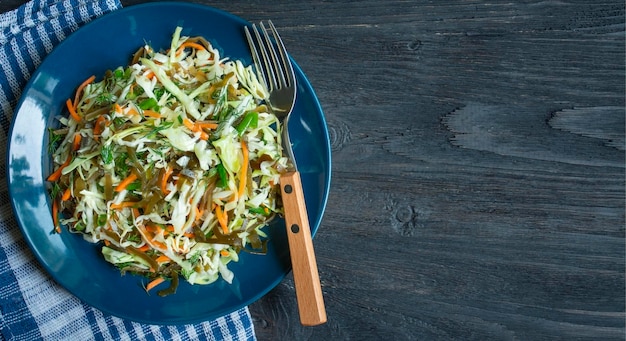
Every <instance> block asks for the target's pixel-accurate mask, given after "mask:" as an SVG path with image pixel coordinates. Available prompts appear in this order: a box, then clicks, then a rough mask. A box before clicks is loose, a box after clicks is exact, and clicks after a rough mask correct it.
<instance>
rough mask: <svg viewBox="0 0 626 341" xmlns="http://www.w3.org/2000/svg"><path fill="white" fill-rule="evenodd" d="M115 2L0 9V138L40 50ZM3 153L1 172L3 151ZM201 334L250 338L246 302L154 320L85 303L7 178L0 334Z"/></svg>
mask: <svg viewBox="0 0 626 341" xmlns="http://www.w3.org/2000/svg"><path fill="white" fill-rule="evenodd" d="M118 8H121V4H120V2H119V0H32V1H29V2H28V3H26V4H24V5H22V6H21V7H20V8H18V9H15V10H13V11H10V12H7V13H4V14H0V70H1V71H2V72H0V146H6V145H7V138H8V137H7V135H8V132H9V126H10V121H11V117H12V113H13V108H14V107H15V105H16V103H17V101H18V99H19V96H20V94H21V91H22V88H23V86H24V85H25V83H26V82H27V81H28V79H29V77H30V75H31V73H32V72H33V71H34V70H35V69H36V68H37V66H38V65H39V64H40V63H41V61H42V60H43V58H44V57H45V56H46V55H47V54H48V53H49V52H50V51H51V50H52V49H53V48H54V46H56V44H58V43H59V42H60V41H62V40H63V39H64V38H65V37H67V36H68V35H69V34H71V33H72V32H73V31H75V30H76V29H78V28H79V27H80V26H81V25H83V24H85V23H87V22H89V21H90V20H91V19H93V18H95V17H97V16H100V15H103V14H106V13H108V12H111V11H113V10H115V9H118ZM5 151H6V150H5ZM0 160H1V161H0V166H1V167H0V168H1V169H2V171H1V172H0V177H2V178H4V177H5V176H6V175H5V174H6V170H5V169H6V164H5V162H6V157H2V158H1V159H0ZM2 180H3V182H4V179H2ZM198 339H201V340H255V339H256V337H255V334H254V327H253V325H252V320H251V317H250V313H249V311H248V309H247V308H244V309H241V310H239V311H236V312H234V313H232V314H229V315H226V316H224V317H221V318H218V319H216V320H214V321H208V322H205V323H201V324H195V325H184V326H158V325H144V324H139V323H135V322H130V321H126V320H122V319H119V318H116V317H113V316H110V315H106V314H104V313H102V312H101V311H99V310H97V309H94V308H92V307H89V306H87V305H85V304H84V303H82V302H81V301H80V300H78V299H77V298H76V297H74V296H73V295H71V294H70V293H68V292H67V291H65V290H64V289H63V288H61V287H60V286H59V285H57V284H56V283H55V282H54V281H53V280H52V279H51V278H50V277H49V276H48V275H47V274H46V273H45V271H44V270H43V268H42V267H41V266H40V265H39V263H38V262H37V260H36V259H35V258H34V256H33V254H32V253H31V252H30V250H29V248H28V245H26V242H25V241H24V239H23V237H22V235H21V233H20V231H19V228H18V226H17V223H16V221H15V219H14V217H13V214H12V210H11V205H10V202H9V197H8V192H7V188H6V186H5V187H4V189H3V190H0V340H198Z"/></svg>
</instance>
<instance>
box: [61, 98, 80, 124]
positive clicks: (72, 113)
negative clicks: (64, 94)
mask: <svg viewBox="0 0 626 341" xmlns="http://www.w3.org/2000/svg"><path fill="white" fill-rule="evenodd" d="M65 105H66V106H67V111H69V112H70V116H72V118H73V119H74V121H76V122H80V121H81V120H82V119H81V118H80V116H78V113H77V112H76V108H74V104H72V100H71V99H69V98H68V99H67V101H65Z"/></svg>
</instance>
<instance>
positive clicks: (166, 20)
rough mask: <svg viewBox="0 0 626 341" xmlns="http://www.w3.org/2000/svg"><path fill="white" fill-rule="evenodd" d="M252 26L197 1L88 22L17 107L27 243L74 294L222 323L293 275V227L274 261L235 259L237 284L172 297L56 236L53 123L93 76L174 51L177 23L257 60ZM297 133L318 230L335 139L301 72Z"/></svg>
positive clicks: (279, 238)
mask: <svg viewBox="0 0 626 341" xmlns="http://www.w3.org/2000/svg"><path fill="white" fill-rule="evenodd" d="M246 25H249V23H248V22H246V21H244V20H243V19H241V18H238V17H236V16H234V15H231V14H229V13H226V12H223V11H220V10H216V9H214V8H210V7H206V6H202V5H197V4H190V3H173V2H172V3H167V2H159V3H149V4H144V5H137V6H131V7H127V8H124V9H121V10H118V11H116V12H113V13H111V14H107V15H105V16H103V17H101V18H99V19H97V20H94V21H93V22H91V23H89V24H87V25H85V26H84V27H82V28H81V29H79V30H78V31H76V32H75V33H73V34H72V35H71V36H69V37H68V38H67V39H66V40H64V41H63V42H62V43H61V44H60V45H59V46H58V47H57V48H56V49H55V50H54V51H52V53H50V55H49V56H48V57H47V58H46V59H45V60H44V62H43V63H42V64H41V66H40V67H39V68H38V69H37V71H36V72H35V73H34V74H33V75H32V77H31V79H30V81H29V82H28V84H27V86H26V88H25V89H24V91H23V94H22V98H21V99H20V102H19V103H18V105H17V107H16V110H15V111H14V117H13V122H12V126H11V132H10V142H9V147H8V155H7V157H8V159H7V164H8V170H7V172H8V179H9V180H8V181H9V184H8V185H9V193H10V195H11V203H12V205H13V210H14V213H15V217H16V219H17V221H18V223H19V226H20V228H21V229H22V233H23V234H24V237H25V239H26V241H27V243H28V244H29V245H30V247H31V248H32V250H33V252H34V254H35V256H36V257H37V259H38V260H39V261H40V262H41V264H42V265H43V267H44V268H45V269H46V270H47V271H48V272H49V273H50V275H51V276H52V277H53V278H54V279H55V280H56V281H57V282H58V283H59V284H61V285H62V286H63V287H65V288H66V289H67V290H68V291H70V292H71V293H72V294H74V295H75V296H77V297H78V298H80V299H81V300H82V301H84V302H85V303H87V304H89V305H91V306H93V307H95V308H98V309H100V310H102V311H103V312H106V313H109V314H112V315H115V316H118V317H121V318H125V319H129V320H133V321H137V322H143V323H151V324H186V323H194V322H200V321H205V320H209V319H213V318H217V317H219V316H222V315H224V314H227V313H230V312H233V311H235V310H237V309H239V308H242V307H244V306H246V305H249V304H250V303H252V302H254V301H256V300H258V299H259V298H261V297H262V296H263V295H265V294H266V293H267V292H268V291H270V290H271V289H272V288H274V287H275V286H276V285H278V283H280V281H281V280H282V279H283V278H284V277H285V275H286V274H287V273H288V272H289V271H290V269H291V262H290V260H289V248H288V245H287V236H286V232H285V224H284V221H282V220H275V221H274V222H273V223H272V224H271V225H270V226H268V227H266V228H265V231H266V232H268V234H269V236H270V242H269V250H268V253H267V254H266V255H252V254H247V253H242V254H241V257H240V260H239V262H238V263H231V264H232V265H231V266H230V268H231V269H232V270H233V272H234V273H235V279H234V281H233V283H232V284H228V283H226V282H224V281H223V280H222V279H220V280H218V281H217V282H216V283H213V284H211V285H205V286H200V285H190V284H188V283H187V282H184V283H183V281H181V285H180V286H179V288H178V292H177V293H176V294H175V295H171V296H168V297H164V298H162V297H159V296H157V295H155V294H154V293H152V294H150V295H149V294H147V293H146V292H145V291H144V289H143V288H142V282H143V281H144V280H143V279H142V278H141V277H138V276H133V275H125V276H121V275H120V273H119V271H118V270H117V269H116V268H115V267H113V266H112V265H110V264H109V263H107V262H106V261H105V260H104V259H103V258H102V256H101V254H100V248H101V247H100V245H95V244H90V243H88V242H86V241H84V240H83V239H82V237H81V236H80V235H76V234H70V233H68V232H67V231H64V232H63V233H61V234H53V233H51V231H52V230H53V223H52V218H51V215H50V211H51V202H50V198H49V195H48V191H47V186H48V184H47V183H46V181H45V179H46V177H47V175H48V174H49V173H50V170H51V164H50V158H49V155H48V150H47V148H48V127H50V126H53V125H54V124H55V123H54V117H55V116H57V115H59V114H61V113H62V109H63V105H64V102H65V101H66V100H67V99H68V98H70V97H72V96H73V93H74V91H75V89H76V87H77V85H78V84H80V83H81V82H82V81H83V80H84V79H86V78H88V77H89V76H91V75H96V77H98V79H101V77H102V76H103V75H104V72H105V71H106V70H108V69H113V68H115V67H117V66H120V65H127V64H128V62H129V61H130V58H131V55H132V54H133V53H134V52H135V51H136V50H137V49H138V48H139V47H141V46H142V45H143V44H144V43H145V42H148V43H150V44H151V45H152V46H153V47H154V48H157V49H159V48H163V49H166V48H168V47H169V42H170V39H171V36H172V33H173V32H174V29H175V28H176V26H182V27H183V28H184V30H183V32H182V34H183V35H187V36H197V35H199V36H204V37H205V38H207V39H208V40H209V41H211V42H212V43H213V44H214V45H216V46H217V47H218V48H219V49H220V50H221V52H222V55H224V56H227V57H230V58H231V59H239V60H242V61H243V62H244V63H246V64H250V63H251V56H250V53H249V50H248V47H247V44H246V41H245V36H244V33H243V27H244V26H246ZM294 66H295V71H296V77H297V80H298V94H297V96H298V97H297V101H296V106H295V109H294V111H293V114H292V117H293V118H292V119H291V120H290V126H289V131H290V133H291V139H292V142H293V144H294V153H295V156H296V159H297V161H298V166H299V168H300V169H299V170H300V171H301V175H302V182H303V185H304V193H305V197H306V204H307V209H308V213H309V220H310V225H311V230H312V232H313V233H315V232H316V231H317V228H318V227H319V225H320V221H321V219H322V215H323V212H324V208H325V206H326V200H327V197H328V192H329V188H330V162H331V160H330V143H329V138H328V130H327V127H326V122H325V119H324V115H323V113H322V109H321V107H320V104H319V102H318V99H317V97H316V95H315V93H314V91H313V89H312V88H311V85H310V83H309V82H308V80H307V79H306V77H305V75H304V74H303V73H302V70H301V69H300V68H299V67H298V66H297V65H294Z"/></svg>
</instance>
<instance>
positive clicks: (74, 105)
mask: <svg viewBox="0 0 626 341" xmlns="http://www.w3.org/2000/svg"><path fill="white" fill-rule="evenodd" d="M95 79H96V76H91V77H89V78H87V79H86V80H85V81H84V82H82V83H81V84H80V85H79V86H78V88H77V89H76V95H74V103H72V107H74V110H76V108H77V107H78V100H79V99H80V95H81V93H82V92H83V89H85V87H86V86H87V85H88V84H89V83H91V82H93V81H94V80H95Z"/></svg>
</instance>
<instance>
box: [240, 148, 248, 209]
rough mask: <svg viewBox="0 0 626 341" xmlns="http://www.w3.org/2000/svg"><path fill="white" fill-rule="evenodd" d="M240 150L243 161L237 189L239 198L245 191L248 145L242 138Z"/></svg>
mask: <svg viewBox="0 0 626 341" xmlns="http://www.w3.org/2000/svg"><path fill="white" fill-rule="evenodd" d="M241 152H242V153H243V163H242V165H241V171H240V174H239V190H238V191H237V197H238V198H241V197H242V196H243V193H244V192H245V191H246V185H247V183H246V182H247V180H248V167H249V165H248V163H249V160H248V145H247V144H246V142H245V141H244V140H243V139H242V140H241Z"/></svg>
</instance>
